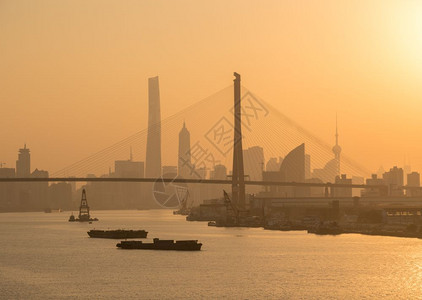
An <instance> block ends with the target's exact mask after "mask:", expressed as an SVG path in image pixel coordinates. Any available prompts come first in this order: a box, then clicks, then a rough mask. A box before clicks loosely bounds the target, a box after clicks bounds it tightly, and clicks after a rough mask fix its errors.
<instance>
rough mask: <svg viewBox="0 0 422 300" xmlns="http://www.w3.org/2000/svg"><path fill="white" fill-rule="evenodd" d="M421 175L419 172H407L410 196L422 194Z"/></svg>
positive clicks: (408, 194) (408, 193)
mask: <svg viewBox="0 0 422 300" xmlns="http://www.w3.org/2000/svg"><path fill="white" fill-rule="evenodd" d="M420 186H421V175H420V174H419V173H418V172H412V173H410V174H407V187H408V189H407V190H406V195H407V196H410V197H415V196H420V195H421V194H422V193H421V189H420V188H419V187H420Z"/></svg>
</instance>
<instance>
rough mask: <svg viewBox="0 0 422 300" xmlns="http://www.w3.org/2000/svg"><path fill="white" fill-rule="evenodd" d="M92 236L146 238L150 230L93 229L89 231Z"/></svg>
mask: <svg viewBox="0 0 422 300" xmlns="http://www.w3.org/2000/svg"><path fill="white" fill-rule="evenodd" d="M87 233H88V235H89V236H90V237H92V238H103V239H133V238H146V237H147V235H148V232H147V231H145V230H125V229H116V230H96V229H92V230H90V231H88V232H87Z"/></svg>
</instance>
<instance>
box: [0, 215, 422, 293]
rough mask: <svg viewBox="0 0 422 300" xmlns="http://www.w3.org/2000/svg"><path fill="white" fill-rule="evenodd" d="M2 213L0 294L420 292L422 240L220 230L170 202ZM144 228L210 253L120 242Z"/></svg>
mask: <svg viewBox="0 0 422 300" xmlns="http://www.w3.org/2000/svg"><path fill="white" fill-rule="evenodd" d="M92 215H93V216H94V217H97V218H99V219H100V221H99V222H94V223H93V224H86V223H70V222H67V219H68V217H69V213H67V212H63V213H51V214H46V213H3V214H0V239H1V241H0V242H1V244H0V299H88V298H91V299H163V298H164V299H169V298H172V299H175V298H176V299H183V298H211V299H219V298H228V299H264V298H265V299H277V298H278V299H279V298H283V299H362V298H364V299H374V298H384V299H422V239H406V238H396V237H377V236H364V235H358V234H347V235H340V236H316V235H313V234H307V233H305V232H302V231H299V232H281V231H269V230H263V229H261V228H216V227H208V226H207V223H205V222H186V221H185V220H184V217H183V216H173V214H172V212H171V211H168V210H150V211H94V212H93V213H92ZM92 228H97V229H107V228H113V229H116V228H138V229H145V230H147V231H149V234H148V237H149V238H148V240H150V238H153V237H159V238H163V239H166V238H168V239H198V240H199V241H200V242H202V243H203V246H202V251H199V252H178V251H151V250H122V249H117V248H116V246H115V245H116V243H117V241H115V240H108V239H92V238H89V237H88V235H87V233H86V232H87V230H89V229H92Z"/></svg>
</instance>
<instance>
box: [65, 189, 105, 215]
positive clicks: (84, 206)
mask: <svg viewBox="0 0 422 300" xmlns="http://www.w3.org/2000/svg"><path fill="white" fill-rule="evenodd" d="M92 221H98V219H97V218H91V216H90V215H89V206H88V201H87V200H86V192H85V189H83V190H82V198H81V205H80V206H79V216H78V218H75V216H74V215H73V213H72V215H71V216H70V217H69V222H92Z"/></svg>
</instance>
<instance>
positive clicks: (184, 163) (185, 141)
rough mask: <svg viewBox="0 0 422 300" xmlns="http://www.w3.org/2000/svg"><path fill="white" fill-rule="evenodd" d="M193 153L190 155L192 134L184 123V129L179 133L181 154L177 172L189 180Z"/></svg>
mask: <svg viewBox="0 0 422 300" xmlns="http://www.w3.org/2000/svg"><path fill="white" fill-rule="evenodd" d="M191 169H192V165H191V153H190V133H189V130H188V129H187V128H186V123H185V122H184V121H183V128H182V129H181V130H180V132H179V153H178V160H177V170H178V173H179V176H181V177H183V178H189V177H190V175H191V173H192V172H191Z"/></svg>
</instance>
